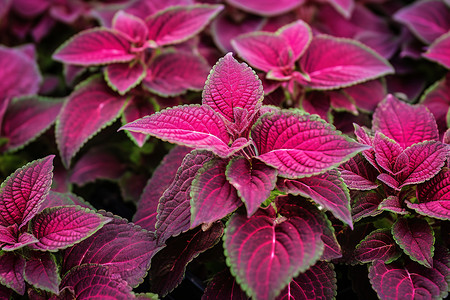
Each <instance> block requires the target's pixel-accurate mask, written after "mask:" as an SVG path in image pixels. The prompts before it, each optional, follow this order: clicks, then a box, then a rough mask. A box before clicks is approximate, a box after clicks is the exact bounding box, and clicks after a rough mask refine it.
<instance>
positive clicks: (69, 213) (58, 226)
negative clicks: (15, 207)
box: [30, 206, 111, 251]
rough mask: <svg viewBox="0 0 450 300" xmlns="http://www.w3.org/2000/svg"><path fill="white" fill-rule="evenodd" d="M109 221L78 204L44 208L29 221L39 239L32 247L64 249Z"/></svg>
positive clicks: (31, 228)
mask: <svg viewBox="0 0 450 300" xmlns="http://www.w3.org/2000/svg"><path fill="white" fill-rule="evenodd" d="M109 221H111V219H110V218H105V217H103V216H102V215H99V214H97V213H95V212H93V211H91V210H90V209H87V208H82V207H80V206H56V207H51V208H46V209H44V210H43V211H42V212H40V213H39V214H38V215H36V217H35V218H34V219H33V220H32V221H31V222H30V231H31V232H32V233H33V235H34V236H35V237H36V238H37V239H38V240H39V242H38V243H36V244H33V245H32V248H34V249H39V250H43V251H56V250H59V249H65V248H67V247H70V246H72V245H74V244H76V243H79V242H81V241H82V240H84V239H86V238H87V237H89V236H91V235H92V234H94V233H95V232H96V231H97V230H99V229H100V228H102V226H103V225H105V224H106V223H108V222H109Z"/></svg>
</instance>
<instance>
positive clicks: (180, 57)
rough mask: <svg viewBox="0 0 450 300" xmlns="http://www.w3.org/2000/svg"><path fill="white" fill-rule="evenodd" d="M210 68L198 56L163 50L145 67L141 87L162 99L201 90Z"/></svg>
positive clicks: (179, 51)
mask: <svg viewBox="0 0 450 300" xmlns="http://www.w3.org/2000/svg"><path fill="white" fill-rule="evenodd" d="M209 69H210V66H209V65H208V63H207V62H206V61H205V59H203V58H202V57H201V56H199V55H195V54H193V53H191V52H187V51H181V50H174V49H169V50H167V49H166V50H163V51H162V52H161V53H160V54H159V55H157V56H156V57H154V58H153V60H152V61H151V62H150V63H149V65H148V66H147V76H146V77H145V78H144V81H143V85H144V87H145V88H148V89H149V90H150V91H152V92H154V93H156V94H158V95H161V96H163V97H167V96H176V95H179V94H183V93H185V92H186V91H188V90H195V91H199V90H201V89H202V88H203V85H204V84H205V81H206V78H207V76H208V72H209Z"/></svg>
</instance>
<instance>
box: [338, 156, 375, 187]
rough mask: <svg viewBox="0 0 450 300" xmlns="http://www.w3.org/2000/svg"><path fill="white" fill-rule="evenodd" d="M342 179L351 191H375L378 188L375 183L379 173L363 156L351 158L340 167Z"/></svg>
mask: <svg viewBox="0 0 450 300" xmlns="http://www.w3.org/2000/svg"><path fill="white" fill-rule="evenodd" d="M339 171H340V172H341V177H342V179H343V180H344V182H345V184H346V185H347V187H348V188H349V189H354V190H362V191H364V190H373V189H376V188H377V187H378V184H376V183H375V180H376V175H377V171H376V169H375V168H374V167H372V165H371V164H370V163H369V162H367V160H365V159H364V158H363V157H362V156H361V155H356V156H354V157H352V158H350V160H349V161H347V162H345V163H343V164H341V165H340V166H339Z"/></svg>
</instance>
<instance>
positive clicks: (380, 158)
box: [373, 131, 409, 175]
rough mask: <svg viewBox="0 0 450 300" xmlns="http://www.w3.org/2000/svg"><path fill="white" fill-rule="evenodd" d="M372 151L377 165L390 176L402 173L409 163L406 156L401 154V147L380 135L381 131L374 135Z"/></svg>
mask: <svg viewBox="0 0 450 300" xmlns="http://www.w3.org/2000/svg"><path fill="white" fill-rule="evenodd" d="M373 150H374V151H375V159H376V162H377V164H378V165H379V166H380V167H382V168H383V169H384V170H386V171H387V172H389V173H390V174H395V175H397V174H398V173H399V172H402V171H404V168H406V166H407V165H408V163H409V160H408V156H405V154H404V153H402V152H403V149H402V147H401V146H400V145H399V144H398V143H397V142H396V141H394V140H391V139H390V138H388V137H386V136H385V135H384V134H382V133H381V131H378V132H377V133H376V134H375V138H374V139H373ZM401 154H402V156H401V157H400V155H401Z"/></svg>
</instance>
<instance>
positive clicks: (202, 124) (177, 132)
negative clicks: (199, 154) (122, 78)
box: [121, 105, 232, 156]
mask: <svg viewBox="0 0 450 300" xmlns="http://www.w3.org/2000/svg"><path fill="white" fill-rule="evenodd" d="M121 129H126V130H131V131H135V132H141V133H146V134H150V135H153V136H156V137H157V138H160V139H162V140H165V141H168V142H171V143H176V144H179V145H185V146H189V147H195V148H196V149H204V150H210V151H213V152H214V153H216V154H217V155H220V156H227V155H230V154H231V153H232V149H231V148H230V147H229V146H228V142H229V141H230V136H229V134H228V133H227V130H226V127H225V124H224V123H223V121H222V119H221V118H220V117H219V116H218V115H217V114H216V113H215V112H214V111H213V110H212V109H211V108H210V107H208V106H199V105H185V106H178V107H175V108H169V109H165V110H162V111H161V112H158V113H156V114H153V115H151V116H147V117H144V118H142V119H138V120H136V121H134V122H131V123H128V124H126V125H125V126H122V127H121Z"/></svg>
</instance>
